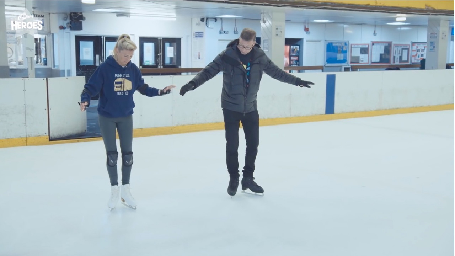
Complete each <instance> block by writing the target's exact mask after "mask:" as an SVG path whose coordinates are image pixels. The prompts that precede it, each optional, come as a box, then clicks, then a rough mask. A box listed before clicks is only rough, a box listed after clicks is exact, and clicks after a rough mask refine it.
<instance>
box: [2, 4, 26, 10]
mask: <svg viewBox="0 0 455 256" xmlns="http://www.w3.org/2000/svg"><path fill="white" fill-rule="evenodd" d="M5 10H7V11H24V10H25V8H24V7H18V6H8V5H5Z"/></svg>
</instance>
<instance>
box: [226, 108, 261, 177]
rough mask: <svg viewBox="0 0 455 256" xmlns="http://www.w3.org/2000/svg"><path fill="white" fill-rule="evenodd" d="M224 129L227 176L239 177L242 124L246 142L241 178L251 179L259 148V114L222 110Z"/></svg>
mask: <svg viewBox="0 0 455 256" xmlns="http://www.w3.org/2000/svg"><path fill="white" fill-rule="evenodd" d="M223 115H224V129H225V132H226V166H227V169H228V172H229V175H231V176H232V177H239V176H240V175H239V159H238V148H239V127H240V122H242V126H243V132H244V133H245V140H246V154H245V166H244V167H243V177H253V172H254V169H255V162H256V155H257V153H258V146H259V113H258V111H253V112H249V113H246V114H243V113H239V112H235V111H231V110H227V109H223Z"/></svg>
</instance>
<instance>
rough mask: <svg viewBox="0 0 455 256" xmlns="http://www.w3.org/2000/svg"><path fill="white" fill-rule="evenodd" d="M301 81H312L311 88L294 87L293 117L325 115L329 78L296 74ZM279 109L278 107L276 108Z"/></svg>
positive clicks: (292, 90)
mask: <svg viewBox="0 0 455 256" xmlns="http://www.w3.org/2000/svg"><path fill="white" fill-rule="evenodd" d="M294 75H296V76H297V77H299V78H300V79H303V80H306V81H311V82H313V83H314V85H311V88H306V87H303V88H301V87H298V86H292V85H291V87H292V89H291V110H290V111H291V113H290V114H289V115H290V116H291V117H297V116H313V115H322V114H324V113H325V97H326V96H325V92H326V81H327V76H324V75H322V74H315V73H313V74H300V73H298V74H294ZM276 107H278V106H276Z"/></svg>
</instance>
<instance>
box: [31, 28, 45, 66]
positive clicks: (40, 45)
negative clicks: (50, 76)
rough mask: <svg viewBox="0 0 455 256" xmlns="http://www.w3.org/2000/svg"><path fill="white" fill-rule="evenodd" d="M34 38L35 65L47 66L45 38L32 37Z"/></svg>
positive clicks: (42, 36)
mask: <svg viewBox="0 0 455 256" xmlns="http://www.w3.org/2000/svg"><path fill="white" fill-rule="evenodd" d="M34 38H35V58H34V59H35V64H36V65H38V66H47V52H46V36H45V35H34Z"/></svg>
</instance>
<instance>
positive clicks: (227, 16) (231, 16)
mask: <svg viewBox="0 0 455 256" xmlns="http://www.w3.org/2000/svg"><path fill="white" fill-rule="evenodd" d="M215 17H217V18H242V16H237V15H229V14H225V15H219V16H215Z"/></svg>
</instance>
